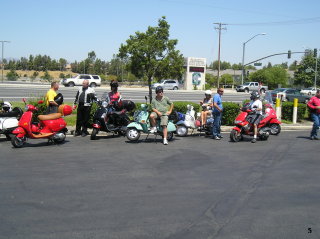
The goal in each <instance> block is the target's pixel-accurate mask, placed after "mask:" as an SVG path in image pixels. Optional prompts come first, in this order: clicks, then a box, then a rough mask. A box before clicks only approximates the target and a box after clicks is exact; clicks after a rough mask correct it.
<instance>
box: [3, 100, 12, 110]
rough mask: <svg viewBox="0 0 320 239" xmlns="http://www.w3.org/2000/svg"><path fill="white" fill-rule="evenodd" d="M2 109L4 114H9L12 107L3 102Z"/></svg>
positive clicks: (8, 103)
mask: <svg viewBox="0 0 320 239" xmlns="http://www.w3.org/2000/svg"><path fill="white" fill-rule="evenodd" d="M2 109H3V110H4V111H5V112H10V111H11V110H12V105H11V104H10V102H8V101H5V102H3V105H2Z"/></svg>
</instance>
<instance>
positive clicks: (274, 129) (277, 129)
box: [270, 124, 281, 135]
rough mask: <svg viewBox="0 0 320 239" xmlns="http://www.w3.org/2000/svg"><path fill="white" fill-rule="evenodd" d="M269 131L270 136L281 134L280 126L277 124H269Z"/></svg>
mask: <svg viewBox="0 0 320 239" xmlns="http://www.w3.org/2000/svg"><path fill="white" fill-rule="evenodd" d="M270 129H271V131H270V133H271V134H272V135H278V134H280V132H281V126H280V125H279V124H271V125H270Z"/></svg>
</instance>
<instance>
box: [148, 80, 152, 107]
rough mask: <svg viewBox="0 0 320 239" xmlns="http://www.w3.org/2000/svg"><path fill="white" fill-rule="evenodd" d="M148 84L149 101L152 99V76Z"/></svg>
mask: <svg viewBox="0 0 320 239" xmlns="http://www.w3.org/2000/svg"><path fill="white" fill-rule="evenodd" d="M148 86H149V103H150V104H151V101H152V89H151V77H149V78H148Z"/></svg>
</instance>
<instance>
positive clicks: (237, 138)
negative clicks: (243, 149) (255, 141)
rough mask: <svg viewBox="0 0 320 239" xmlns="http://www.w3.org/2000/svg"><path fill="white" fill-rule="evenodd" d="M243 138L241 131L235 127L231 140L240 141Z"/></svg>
mask: <svg viewBox="0 0 320 239" xmlns="http://www.w3.org/2000/svg"><path fill="white" fill-rule="evenodd" d="M241 138H242V135H241V133H240V132H239V131H237V130H235V129H233V130H232V131H231V133H230V140H231V141H232V142H239V141H240V140H241Z"/></svg>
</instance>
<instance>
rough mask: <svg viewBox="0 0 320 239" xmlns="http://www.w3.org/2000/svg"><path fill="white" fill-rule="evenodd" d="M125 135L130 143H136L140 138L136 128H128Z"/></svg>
mask: <svg viewBox="0 0 320 239" xmlns="http://www.w3.org/2000/svg"><path fill="white" fill-rule="evenodd" d="M126 135H127V138H128V139H129V140H130V141H137V140H138V139H139V138H140V131H139V130H137V129H136V128H128V129H127V132H126Z"/></svg>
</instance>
